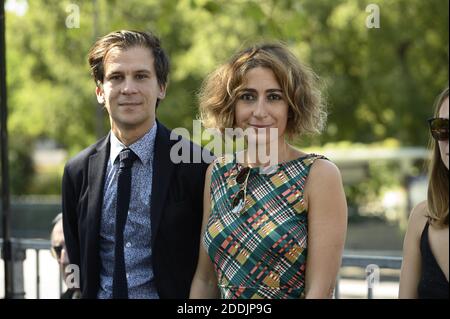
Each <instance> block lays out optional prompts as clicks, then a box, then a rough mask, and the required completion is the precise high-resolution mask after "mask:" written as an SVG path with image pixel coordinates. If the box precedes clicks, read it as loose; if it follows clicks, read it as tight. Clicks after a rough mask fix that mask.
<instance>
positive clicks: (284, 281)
mask: <svg viewBox="0 0 450 319" xmlns="http://www.w3.org/2000/svg"><path fill="white" fill-rule="evenodd" d="M318 158H323V159H326V158H325V157H323V156H321V155H316V154H308V155H306V156H302V157H300V158H297V159H295V160H292V161H289V162H285V163H281V164H279V165H278V166H277V167H276V170H275V171H272V172H271V173H261V172H260V170H259V168H251V169H250V172H249V173H248V174H249V175H248V179H247V183H246V184H247V191H246V196H245V204H244V206H243V209H242V210H241V211H239V212H236V210H234V211H233V198H234V197H235V196H236V195H237V193H238V192H239V191H240V190H241V189H242V188H243V185H242V184H239V183H238V182H237V181H236V177H237V176H238V174H239V172H240V171H241V170H242V169H243V166H242V165H241V164H239V163H237V162H236V157H235V156H234V158H233V160H232V161H229V162H228V163H227V162H226V161H225V158H224V157H222V158H219V159H217V160H216V162H215V164H214V167H213V170H212V177H211V214H210V217H209V220H208V224H207V227H206V231H205V235H204V237H203V245H204V246H205V248H206V250H207V252H208V254H209V256H210V258H211V260H212V262H213V264H214V268H215V272H216V275H217V279H218V285H219V290H220V293H221V298H224V299H237V298H275V299H282V298H303V297H304V288H305V267H306V256H307V235H308V218H307V211H306V208H305V203H304V198H303V189H304V186H305V183H306V179H307V177H308V173H309V170H310V167H311V165H312V164H313V163H314V161H315V160H316V159H318Z"/></svg>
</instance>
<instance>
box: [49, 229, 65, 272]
mask: <svg viewBox="0 0 450 319" xmlns="http://www.w3.org/2000/svg"><path fill="white" fill-rule="evenodd" d="M51 245H52V253H53V255H54V257H55V258H56V260H57V261H58V264H59V265H60V266H61V271H62V272H63V273H65V272H64V270H65V268H66V266H67V265H69V257H68V255H67V251H66V243H65V241H64V232H63V225H62V221H59V222H57V223H56V225H55V227H53V231H52V237H51Z"/></svg>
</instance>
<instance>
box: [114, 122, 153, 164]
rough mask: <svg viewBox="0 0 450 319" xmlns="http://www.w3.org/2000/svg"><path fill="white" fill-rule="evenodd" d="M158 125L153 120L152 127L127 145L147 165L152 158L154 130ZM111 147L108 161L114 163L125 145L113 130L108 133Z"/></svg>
mask: <svg viewBox="0 0 450 319" xmlns="http://www.w3.org/2000/svg"><path fill="white" fill-rule="evenodd" d="M157 127H158V125H157V124H156V121H155V122H154V124H153V126H152V128H151V129H150V130H149V131H148V132H147V133H145V135H144V136H142V137H141V138H140V139H138V140H137V141H136V142H134V143H133V144H131V145H130V146H128V147H129V148H130V149H131V150H132V151H133V152H134V153H135V154H136V155H137V156H138V157H139V159H140V160H141V162H142V163H143V164H145V165H147V164H148V163H149V161H150V159H151V158H152V155H153V151H154V148H155V139H156V131H157ZM110 143H111V149H110V152H109V161H110V162H111V165H112V166H113V165H114V162H115V161H116V159H117V157H118V156H119V153H120V151H122V150H123V149H124V148H126V146H125V145H124V144H123V143H122V142H121V141H120V140H119V139H118V138H117V136H116V135H115V134H114V132H113V131H111V134H110Z"/></svg>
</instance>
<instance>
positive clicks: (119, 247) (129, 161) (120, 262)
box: [113, 148, 138, 299]
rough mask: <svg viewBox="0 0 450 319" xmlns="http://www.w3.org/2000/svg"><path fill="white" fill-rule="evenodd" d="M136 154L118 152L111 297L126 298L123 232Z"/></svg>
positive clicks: (127, 149)
mask: <svg viewBox="0 0 450 319" xmlns="http://www.w3.org/2000/svg"><path fill="white" fill-rule="evenodd" d="M137 158H138V157H137V155H136V154H135V153H134V152H133V151H132V150H131V149H129V148H124V149H123V150H122V151H121V152H120V153H119V159H120V164H119V174H118V179H117V208H116V229H115V232H116V233H115V246H114V273H113V298H114V299H128V283H127V277H126V272H125V257H124V251H123V232H124V230H125V223H126V221H127V216H128V208H129V205H130V195H131V167H132V166H133V162H134V161H135V160H136V159H137Z"/></svg>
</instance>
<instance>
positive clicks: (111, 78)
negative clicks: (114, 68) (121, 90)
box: [108, 74, 122, 81]
mask: <svg viewBox="0 0 450 319" xmlns="http://www.w3.org/2000/svg"><path fill="white" fill-rule="evenodd" d="M120 79H122V76H121V75H118V74H116V75H111V76H109V77H108V80H110V81H117V80H120Z"/></svg>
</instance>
